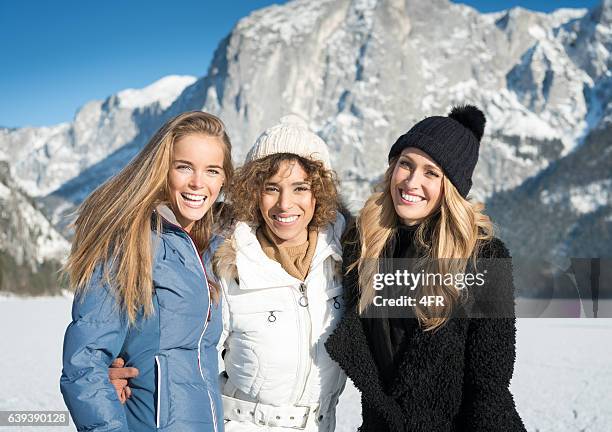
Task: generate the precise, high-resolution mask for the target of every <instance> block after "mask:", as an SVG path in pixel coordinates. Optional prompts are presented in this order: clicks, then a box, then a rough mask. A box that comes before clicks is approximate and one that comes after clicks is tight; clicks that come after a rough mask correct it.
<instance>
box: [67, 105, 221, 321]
mask: <svg viewBox="0 0 612 432" xmlns="http://www.w3.org/2000/svg"><path fill="white" fill-rule="evenodd" d="M191 134H202V135H206V136H212V137H217V138H219V139H220V140H221V141H222V142H223V147H224V149H223V153H224V157H223V170H224V175H225V182H226V183H228V182H229V181H231V178H232V175H233V166H232V161H231V143H230V140H229V137H228V136H227V133H226V132H225V126H224V125H223V122H222V121H221V120H220V119H219V118H217V117H215V116H214V115H212V114H208V113H205V112H202V111H192V112H186V113H183V114H180V115H178V116H176V117H175V118H173V119H171V120H169V121H168V122H167V123H166V124H164V125H163V126H162V127H161V128H160V129H159V130H158V131H157V133H156V134H155V135H154V136H153V138H151V140H150V141H149V142H148V144H147V145H146V146H145V147H144V148H143V149H142V150H141V151H140V153H138V155H136V157H135V158H134V159H133V160H132V161H131V162H130V163H129V164H128V165H127V166H126V167H125V168H123V169H122V170H121V171H120V172H119V173H118V174H117V175H115V176H114V177H112V178H111V179H109V180H107V181H106V182H105V183H104V184H102V185H101V186H100V187H99V188H98V189H96V190H95V191H94V192H93V193H92V194H91V195H90V196H89V197H88V198H87V199H86V200H85V201H84V202H83V204H82V205H81V206H80V207H79V209H78V218H77V220H76V222H75V223H74V226H75V235H74V240H73V242H72V250H71V252H70V256H69V257H68V261H67V263H66V265H65V266H64V272H65V273H66V274H67V275H68V277H69V281H70V286H71V287H72V288H73V289H74V290H75V291H76V292H79V291H83V290H85V289H86V288H87V286H88V284H89V282H90V280H91V277H92V275H93V273H94V270H95V269H96V266H98V265H101V266H102V268H103V277H104V280H105V282H106V283H108V284H109V285H112V286H113V287H114V288H115V294H116V296H117V300H118V302H119V304H120V305H121V307H122V309H123V310H124V311H125V313H126V314H127V317H128V319H129V321H130V323H134V321H135V319H136V316H137V314H138V312H139V310H140V309H141V308H143V309H144V315H145V316H148V315H150V314H151V312H152V310H153V303H152V297H153V287H152V277H153V275H152V269H153V267H152V266H153V263H152V244H151V227H152V219H151V217H152V214H153V210H154V209H155V208H156V207H157V206H158V205H159V204H167V203H168V202H169V197H170V192H169V186H168V172H169V170H170V167H171V163H172V157H173V152H174V145H175V143H176V142H177V141H178V140H179V139H181V138H182V137H185V136H187V135H191ZM212 213H213V211H212V209H211V210H210V211H208V212H207V213H206V215H205V216H204V217H203V218H202V219H200V220H199V221H197V222H196V223H195V224H194V226H193V228H192V229H191V232H190V236H191V238H192V239H193V241H194V243H195V245H196V247H197V249H198V252H199V253H200V254H201V253H202V252H203V251H204V250H205V249H206V248H207V247H208V243H209V240H210V236H211V231H212V226H213V214H212ZM154 222H155V223H154V225H155V228H156V233H157V235H159V234H160V233H161V223H162V222H161V218H160V217H156V218H155V221H154ZM211 291H212V292H211V295H213V299H215V301H216V300H217V299H218V292H217V291H218V290H217V288H216V287H215V286H213V287H211Z"/></svg>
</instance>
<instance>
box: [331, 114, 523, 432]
mask: <svg viewBox="0 0 612 432" xmlns="http://www.w3.org/2000/svg"><path fill="white" fill-rule="evenodd" d="M484 124H485V117H484V114H483V113H482V112H481V111H480V110H478V109H477V108H476V107H473V106H464V107H458V108H454V109H453V110H452V111H451V113H450V114H449V116H448V117H439V116H436V117H429V118H426V119H425V120H423V121H421V122H419V123H417V124H416V125H415V126H414V127H413V128H412V129H411V130H410V131H408V132H407V133H406V134H404V135H402V136H401V137H400V138H399V139H398V140H397V142H396V143H395V144H394V145H393V147H392V148H391V151H390V153H389V168H388V169H387V172H386V173H385V176H384V180H383V183H382V185H381V187H380V188H379V191H378V192H376V193H375V194H373V195H372V196H371V197H370V198H369V199H368V201H367V202H366V204H365V206H364V208H363V210H362V211H361V213H360V215H359V217H358V218H357V221H356V224H355V226H354V227H353V228H352V229H350V230H349V231H348V232H347V234H346V236H345V237H346V239H345V247H344V257H343V267H344V268H343V273H344V274H345V279H344V291H345V300H346V303H347V309H346V312H345V316H344V318H343V321H342V322H341V323H340V325H339V326H338V327H337V329H336V330H335V331H334V333H333V334H332V335H331V336H330V337H329V339H328V340H327V342H326V348H327V350H328V352H329V354H330V356H331V357H332V358H333V359H334V360H336V361H337V362H338V363H339V365H340V366H341V367H342V368H343V369H344V371H345V372H346V373H347V375H348V376H349V377H350V378H351V379H352V380H353V382H354V384H355V386H356V387H357V388H358V389H359V390H360V391H361V394H362V416H363V424H362V426H361V428H360V431H362V432H370V431H372V432H385V431H392V432H404V431H406V432H407V431H411V432H417V431H427V432H438V431H487V432H503V431H524V430H525V427H524V426H523V423H522V421H521V418H520V416H519V415H518V413H517V411H516V408H515V404H514V400H513V398H512V394H511V393H510V390H509V385H510V379H511V378H512V371H513V368H514V359H515V339H516V329H515V318H514V297H513V283H512V267H511V263H510V255H509V253H508V250H507V249H506V247H505V246H504V244H503V243H502V242H501V241H500V240H499V239H497V238H495V237H493V227H492V223H491V221H490V220H489V218H488V217H487V216H486V215H484V214H483V213H482V210H483V206H482V205H481V204H476V203H471V202H470V201H468V200H467V199H466V197H467V193H468V191H469V189H470V187H471V185H472V181H471V177H472V173H473V170H474V167H475V165H476V162H477V160H478V149H479V145H480V139H481V138H482V135H483V132H484ZM380 258H394V259H395V260H380V261H379V259H380ZM400 258H401V259H412V260H409V262H410V266H411V267H410V269H411V270H412V271H413V273H415V272H417V270H418V269H423V271H425V270H426V271H427V273H428V274H436V273H437V274H440V275H449V274H450V275H451V276H454V278H453V279H452V280H451V281H450V282H449V281H448V280H447V279H444V282H443V283H440V282H430V283H429V284H421V285H420V286H419V287H418V288H417V289H416V290H414V291H411V290H409V289H407V288H406V287H400V288H399V289H398V287H397V286H393V287H386V288H385V289H384V290H377V289H375V286H377V287H378V288H380V283H381V281H382V278H381V276H380V274H381V273H394V272H395V270H397V269H399V268H403V269H405V268H406V267H402V265H404V266H405V265H406V264H405V263H406V262H407V261H406V260H403V261H398V260H397V259H400ZM448 258H452V259H448ZM415 259H416V260H415ZM415 261H416V263H415ZM373 262H374V263H375V264H374V265H372V263H373ZM389 263H390V264H389ZM401 263H404V264H401ZM469 273H472V274H478V273H480V274H481V279H479V282H482V283H480V284H478V283H474V284H473V285H472V286H469V287H464V286H463V285H462V284H461V283H459V281H460V279H459V278H457V277H456V276H457V275H461V274H463V275H467V274H469ZM477 277H478V276H476V278H477ZM377 283H378V284H377ZM436 283H438V285H436ZM397 294H402V295H403V294H407V295H408V296H410V297H413V298H414V299H415V301H416V304H412V305H410V306H403V307H401V308H399V309H398V308H397V307H388V308H386V309H384V308H381V307H380V304H381V301H382V300H381V299H382V298H384V297H385V296H386V297H387V298H389V297H393V296H394V295H395V296H396V297H397ZM377 296H378V297H377ZM423 296H425V297H426V298H441V299H443V301H442V302H439V303H438V305H437V306H434V305H427V304H421V303H419V300H420V299H421V298H422V297H423ZM429 296H433V297H429ZM438 296H440V297H438ZM440 303H443V304H440ZM398 311H400V312H401V313H400V314H399V315H398Z"/></svg>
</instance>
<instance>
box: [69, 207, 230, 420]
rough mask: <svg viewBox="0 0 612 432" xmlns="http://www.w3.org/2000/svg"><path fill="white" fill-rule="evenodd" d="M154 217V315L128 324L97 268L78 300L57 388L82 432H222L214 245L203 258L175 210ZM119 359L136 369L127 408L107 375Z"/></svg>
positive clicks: (218, 313) (76, 298) (219, 313)
mask: <svg viewBox="0 0 612 432" xmlns="http://www.w3.org/2000/svg"><path fill="white" fill-rule="evenodd" d="M158 213H161V214H162V215H163V216H164V217H163V230H162V233H161V236H160V237H159V239H158V240H157V241H154V243H153V244H154V248H153V251H154V261H153V263H154V266H153V283H154V287H155V292H154V296H153V306H154V312H153V314H152V315H151V316H149V317H147V318H144V317H143V316H142V315H140V316H139V317H138V319H137V321H136V323H135V324H133V325H131V326H130V325H128V321H127V318H126V316H125V314H124V313H123V312H122V311H121V310H120V308H119V307H118V305H117V301H116V297H115V294H114V292H113V289H112V288H111V287H109V286H108V285H107V284H106V283H105V282H104V281H103V279H102V270H101V269H100V268H98V269H97V270H96V272H95V274H94V275H93V276H92V278H91V282H90V286H88V287H87V288H88V289H87V290H85V291H84V293H83V294H81V295H77V296H75V299H74V303H73V305H72V323H70V325H69V326H68V329H67V330H66V336H65V338H64V355H63V365H64V368H63V371H62V377H61V380H60V387H61V391H62V394H63V396H64V401H65V402H66V405H67V406H68V409H69V410H70V413H71V415H72V418H73V420H74V422H75V424H76V426H77V429H78V430H79V431H99V432H102V431H151V430H156V429H159V430H163V431H180V432H190V431H198V432H209V431H210V432H222V431H223V412H222V403H221V396H220V391H219V387H218V375H219V370H218V360H217V349H216V346H217V343H218V341H219V337H220V335H221V331H222V328H223V326H222V323H221V305H220V304H219V305H214V304H213V303H211V301H210V296H209V287H208V282H207V279H206V272H205V265H204V264H203V263H206V264H207V265H206V267H207V268H208V270H209V269H210V267H209V263H210V257H211V256H212V252H213V249H214V246H212V247H211V248H210V249H209V250H208V251H207V252H206V253H205V255H204V258H203V259H202V260H201V259H200V256H199V255H198V253H197V251H196V248H195V246H194V244H193V242H192V240H191V239H190V238H189V236H188V235H187V233H186V232H185V231H184V230H183V229H181V228H180V227H179V226H178V225H177V224H176V219H174V215H172V213H171V212H170V211H169V209H168V208H167V207H165V208H164V209H161V210H158ZM153 238H157V236H156V234H153ZM215 240H217V239H215ZM215 240H213V242H212V244H213V245H216V244H218V243H219V242H218V241H215ZM118 356H120V357H122V358H123V359H125V361H126V366H133V367H136V368H138V370H139V371H140V373H139V375H138V377H136V378H133V379H131V380H130V388H131V389H132V396H131V398H130V399H128V401H127V402H126V404H125V405H122V404H121V403H120V402H119V399H118V397H117V393H116V391H115V388H114V387H113V386H112V384H111V383H110V381H109V378H108V367H109V365H110V364H111V363H112V361H113V360H114V359H115V358H116V357H118Z"/></svg>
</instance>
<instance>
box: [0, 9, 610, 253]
mask: <svg viewBox="0 0 612 432" xmlns="http://www.w3.org/2000/svg"><path fill="white" fill-rule="evenodd" d="M610 51H612V0H603V1H602V2H601V3H600V4H599V5H598V6H597V7H596V8H594V9H593V10H591V11H587V10H586V9H580V10H578V9H560V10H557V11H555V12H553V13H550V14H545V13H537V12H533V11H529V10H526V9H522V8H514V9H510V10H508V11H504V12H499V13H493V14H481V13H478V12H477V11H476V10H474V9H472V8H470V7H468V6H465V5H462V4H455V3H452V2H450V1H448V0H430V1H427V2H423V1H420V0H320V1H316V2H312V1H308V0H295V1H291V2H289V3H287V4H284V5H282V6H278V5H274V6H270V7H268V8H265V9H261V10H258V11H256V12H254V13H252V14H251V15H249V16H248V17H245V18H243V19H242V20H240V21H239V22H238V23H237V25H236V26H235V28H234V29H233V30H232V31H231V33H230V34H229V35H228V36H227V37H226V38H224V39H223V40H222V41H220V43H219V46H218V48H217V50H216V52H215V55H214V58H213V60H212V63H211V65H210V67H209V70H208V73H207V74H206V75H205V76H204V77H202V78H199V79H197V80H195V79H194V78H191V77H168V78H165V79H163V80H160V81H158V82H157V83H155V84H153V85H152V86H150V87H148V88H146V89H143V90H129V91H124V92H120V93H118V94H117V95H115V96H112V97H110V98H109V99H107V100H106V101H104V102H92V103H90V104H87V105H86V106H85V107H83V108H82V109H81V110H80V111H79V113H78V114H77V116H76V117H75V120H74V121H73V122H72V123H70V124H62V125H57V126H54V127H49V128H23V129H14V130H0V159H2V158H5V159H9V160H10V161H11V162H10V163H11V174H12V176H13V177H14V179H15V181H17V182H18V183H19V184H20V185H21V187H22V188H23V189H24V190H26V191H28V193H29V194H30V195H32V196H37V197H40V198H42V201H43V202H44V203H45V206H46V209H47V212H48V214H49V216H50V218H51V220H52V221H53V223H54V224H56V226H58V227H59V229H61V230H64V228H65V226H66V219H65V217H64V216H65V215H66V214H67V213H68V212H69V211H71V210H73V209H74V206H75V205H77V204H78V203H80V202H81V201H82V200H83V199H84V197H85V196H87V194H89V193H90V192H91V191H92V190H93V189H94V188H95V187H97V186H98V185H99V184H100V183H101V182H102V181H104V180H105V179H107V178H108V177H109V176H110V175H112V174H113V173H115V172H117V170H119V169H120V168H121V167H122V166H124V165H125V164H126V163H127V162H128V160H129V159H130V158H131V157H133V156H134V155H135V154H136V152H137V151H138V150H139V149H140V148H141V147H142V146H143V145H144V143H145V142H146V141H147V139H149V138H150V136H151V135H152V132H153V131H154V130H155V129H156V128H158V127H159V126H160V125H161V124H162V123H163V122H164V121H165V120H166V119H168V118H170V117H171V116H173V115H175V114H178V113H179V112H182V111H185V110H193V109H203V110H206V111H209V112H212V113H214V114H217V115H219V116H220V117H221V118H222V119H223V120H224V122H225V123H226V125H227V126H228V130H229V131H230V136H231V138H232V142H233V144H234V149H235V159H236V161H237V162H239V161H241V160H242V159H243V157H244V155H245V154H246V151H247V149H248V147H249V145H250V144H251V143H252V142H253V141H254V139H255V137H256V136H257V135H258V134H259V133H260V132H261V131H262V130H264V129H265V128H266V127H268V126H270V125H272V124H274V123H276V122H277V120H278V118H279V117H280V116H281V115H283V114H285V113H287V112H290V111H291V112H296V113H298V114H301V115H302V116H303V117H305V118H306V119H308V121H309V122H310V125H311V127H312V128H313V129H314V130H316V131H317V132H318V133H319V134H320V135H321V136H322V137H323V138H324V139H326V141H327V142H328V143H329V145H330V147H331V150H332V159H333V163H334V166H335V168H336V170H337V171H338V173H339V176H340V178H341V180H342V187H343V192H344V195H345V197H346V198H347V200H348V202H349V205H350V206H351V207H352V208H353V209H356V208H358V207H359V206H360V204H361V202H362V201H363V199H364V198H365V197H366V196H367V194H368V193H369V189H370V186H371V184H372V183H373V182H375V181H376V180H377V179H378V178H379V177H380V175H381V173H382V171H383V170H384V168H385V166H386V155H387V150H388V148H389V147H390V146H391V144H392V143H393V142H394V141H395V139H396V138H397V137H398V136H399V135H400V134H402V133H403V132H405V131H406V130H407V129H409V128H410V127H411V126H412V125H413V124H414V123H415V122H416V121H418V120H420V119H421V118H423V117H425V116H427V115H432V114H444V113H446V112H447V111H448V110H449V108H450V106H451V105H453V104H456V103H466V102H469V103H475V104H477V105H478V106H480V107H482V109H483V110H484V112H485V113H486V115H487V119H488V123H487V129H486V134H485V137H484V138H483V142H482V146H481V158H480V162H479V164H478V166H477V169H476V173H475V179H474V183H475V186H474V188H473V192H472V195H473V197H475V198H477V199H480V200H490V207H491V211H492V214H493V216H494V217H495V219H496V221H498V223H499V225H501V226H502V228H504V229H503V230H502V235H503V237H504V239H506V240H507V241H508V242H509V243H510V244H511V245H512V247H513V249H514V250H515V253H521V254H525V253H531V252H533V251H535V250H537V251H548V252H551V251H552V252H551V253H554V254H557V253H564V252H563V251H566V252H568V253H570V252H571V253H574V252H573V251H582V250H584V248H585V246H586V245H587V244H588V245H589V246H590V245H592V244H593V241H594V242H595V244H597V245H598V246H597V248H598V250H600V251H602V252H601V253H605V254H612V241H610V240H612V235H610V231H609V229H608V228H606V229H604V230H603V231H601V232H600V231H598V233H597V235H595V236H590V237H589V236H585V235H576V234H572V233H576V232H577V230H578V231H580V230H582V231H584V230H588V229H590V228H589V227H590V225H589V224H590V223H591V222H589V221H591V220H593V218H595V219H597V218H599V217H600V216H597V215H600V214H607V213H606V208H608V206H609V205H610V197H609V181H610V178H611V175H610V173H611V172H612V164H611V162H610V159H609V158H607V157H603V155H597V154H591V153H589V152H593V151H594V150H593V149H594V148H595V147H597V148H598V149H599V150H600V151H602V152H604V154H609V149H610V144H609V143H610V141H612V136H611V135H610V134H611V133H612V132H611V130H610V128H609V127H608V126H606V125H607V120H606V119H607V118H608V116H609V114H610V111H611V110H612V104H611V101H612V72H611V68H610V66H611V65H610V62H611V60H610V58H611V57H610ZM596 143H599V144H596ZM606 152H608V153H606ZM589 154H591V156H592V157H594V158H596V160H595V161H592V163H593V164H595V165H596V166H597V168H594V169H593V170H592V172H590V173H587V172H585V171H589V169H586V168H585V167H584V166H580V165H577V163H583V162H584V158H585V157H586V155H589ZM3 155H4V156H3ZM556 167H563V169H564V170H566V172H565V174H564V175H563V176H561V175H559V174H558V173H557V171H555V170H557V169H558V168H556ZM594 172H597V173H598V174H597V175H596V176H595V177H597V179H594V180H593V182H595V183H594V184H595V186H593V185H590V184H591V183H588V184H587V183H585V182H584V181H582V180H580V176H581V174H584V175H586V176H590V175H591V174H593V173H594ZM555 173H557V174H555ZM547 179H548V180H547ZM565 182H570V183H565ZM536 184H537V185H541V186H538V187H541V191H540V192H539V193H538V194H537V195H533V196H532V195H526V194H528V193H529V192H530V191H531V192H533V190H532V189H530V188H532V187H534V186H533V185H536ZM589 185H590V186H589ZM564 188H565V189H567V190H566V191H564ZM571 188H574V189H571ZM570 189H571V190H574V192H570ZM560 191H561V192H560ZM575 191H578V192H575ZM572 193H573V194H574V195H571V194H572ZM564 194H565V195H564ZM567 194H570V195H567ZM567 196H574V197H575V198H573V199H574V201H571V200H567V199H565V198H567ZM564 197H565V198H564ZM576 197H577V198H576ZM580 201H582V202H588V203H590V204H589V205H586V204H583V205H582V206H581V207H580V208H581V210H577V207H575V206H574V203H575V202H580ZM502 202H503V203H504V204H503V206H500V205H499V204H498V203H502ZM525 202H530V203H531V204H530V205H531V206H533V207H534V208H537V209H538V211H535V210H534V211H531V212H525V211H522V209H523V207H524V205H525ZM552 209H555V211H554V212H552ZM560 209H562V211H561V210H560ZM563 212H569V213H572V214H574V216H576V217H568V218H562V220H561V221H559V222H558V223H557V224H554V227H555V228H554V230H555V235H550V232H549V231H548V229H541V226H540V225H543V224H545V223H546V221H545V220H542V219H541V218H544V217H548V215H560V214H561V213H563ZM535 215H538V216H535ZM534 217H538V218H540V219H539V220H537V221H533V220H532V218H534ZM602 218H603V219H601V220H602V221H606V220H608V219H607V218H608V216H602ZM597 220H600V219H597ZM506 222H507V226H508V227H515V226H520V227H521V229H520V230H515V229H507V227H505V226H504V224H506ZM606 223H608V222H606ZM604 225H605V224H604ZM605 226H608V225H605ZM550 229H553V228H550ZM582 231H580V232H582ZM63 232H67V231H65V230H64V231H63ZM523 236H527V237H529V244H532V243H533V244H538V245H540V248H539V249H537V248H535V249H534V248H531V247H527V246H524V247H523V246H522V245H524V244H526V243H525V242H522V241H521V239H522V238H523ZM544 237H545V238H544ZM587 238H588V243H584V242H587ZM570 243H571V244H572V245H573V246H572V247H569V246H567V245H569V244H570ZM576 253H578V252H576Z"/></svg>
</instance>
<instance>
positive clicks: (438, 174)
mask: <svg viewBox="0 0 612 432" xmlns="http://www.w3.org/2000/svg"><path fill="white" fill-rule="evenodd" d="M442 177H443V174H442V169H441V168H440V167H439V166H438V164H436V163H435V162H434V161H433V159H431V158H430V157H429V156H428V155H427V153H425V152H423V151H421V150H419V149H416V148H414V147H408V148H406V149H404V151H403V152H402V153H401V154H400V157H399V159H398V160H397V162H396V164H395V169H394V170H393V174H392V176H391V181H390V184H389V188H390V191H389V192H390V193H391V198H392V199H393V206H394V207H395V212H396V213H397V216H398V217H399V218H400V219H401V221H402V223H404V224H406V225H414V224H417V223H419V222H420V221H422V220H423V219H424V218H426V217H427V216H429V215H431V214H432V213H434V212H435V211H436V210H438V208H439V207H440V202H441V199H442V193H443V192H442Z"/></svg>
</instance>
